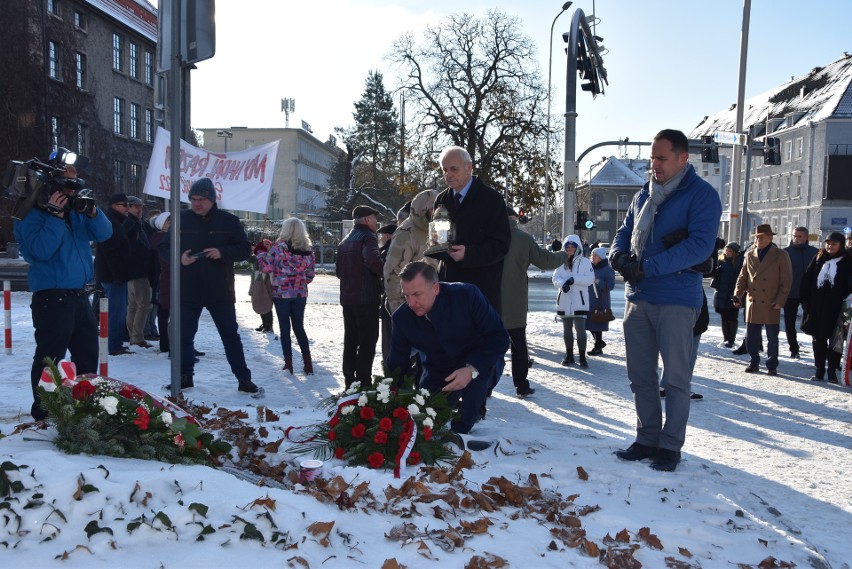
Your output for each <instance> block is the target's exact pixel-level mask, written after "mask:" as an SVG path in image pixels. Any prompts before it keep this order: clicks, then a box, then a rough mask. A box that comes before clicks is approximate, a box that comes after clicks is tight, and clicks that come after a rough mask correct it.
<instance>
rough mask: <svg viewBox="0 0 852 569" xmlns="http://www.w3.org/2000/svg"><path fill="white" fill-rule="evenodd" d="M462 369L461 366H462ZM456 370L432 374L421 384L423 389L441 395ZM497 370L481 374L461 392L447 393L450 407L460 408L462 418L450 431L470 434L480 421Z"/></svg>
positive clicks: (453, 422) (451, 425)
mask: <svg viewBox="0 0 852 569" xmlns="http://www.w3.org/2000/svg"><path fill="white" fill-rule="evenodd" d="M460 367H461V366H460ZM453 371H455V370H450V371H448V372H444V373H434V372H433V373H430V374H428V375H426V377H425V378H424V379H423V381H422V382H421V387H424V388H426V389H428V390H429V391H430V392H432V393H439V392H440V391H441V390H442V389H443V388H444V386H445V385H447V382H445V381H444V379H445V378H446V377H447V376H448V375H450V373H452V372H453ZM495 371H496V370H495V368H494V367H493V366H492V367H491V369H488V370H485V371H484V372H480V374H479V377H477V378H476V379H474V380H471V382H470V383H468V384H467V387H465V388H464V389H462V390H461V391H450V392H448V393H447V401H448V402H449V403H450V405H452V406H454V407H458V408H459V411H460V416H459V418H458V419H457V420H454V421H452V422H451V423H450V429H452V430H453V432H456V433H462V434H465V433H469V432H470V430H471V429H472V428H473V425H474V424H475V423H476V421H477V420H479V411H480V409H481V408H482V406H483V405H485V400H486V399H487V397H488V388H489V385H490V384H491V381H492V378H493V375H494V373H495Z"/></svg>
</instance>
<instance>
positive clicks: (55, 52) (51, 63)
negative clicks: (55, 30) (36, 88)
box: [47, 41, 60, 81]
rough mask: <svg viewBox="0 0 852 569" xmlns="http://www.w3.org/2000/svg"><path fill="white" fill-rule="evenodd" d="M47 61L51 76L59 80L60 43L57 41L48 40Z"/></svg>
mask: <svg viewBox="0 0 852 569" xmlns="http://www.w3.org/2000/svg"><path fill="white" fill-rule="evenodd" d="M47 61H48V74H49V75H50V78H51V79H56V80H57V81H59V79H60V77H59V44H58V43H56V42H55V41H49V42H47Z"/></svg>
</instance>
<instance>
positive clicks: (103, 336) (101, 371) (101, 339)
mask: <svg viewBox="0 0 852 569" xmlns="http://www.w3.org/2000/svg"><path fill="white" fill-rule="evenodd" d="M99 317H100V335H99V336H98V375H100V376H103V377H109V365H108V364H107V354H108V350H109V345H108V343H107V338H109V299H108V298H102V299H101V306H100V314H99Z"/></svg>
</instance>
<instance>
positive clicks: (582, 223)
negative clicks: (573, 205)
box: [574, 210, 595, 231]
mask: <svg viewBox="0 0 852 569" xmlns="http://www.w3.org/2000/svg"><path fill="white" fill-rule="evenodd" d="M594 228H595V222H594V220H593V219H590V218H589V212H588V211H580V210H577V220H576V221H575V222H574V230H575V231H583V230H587V231H589V230H592V229H594Z"/></svg>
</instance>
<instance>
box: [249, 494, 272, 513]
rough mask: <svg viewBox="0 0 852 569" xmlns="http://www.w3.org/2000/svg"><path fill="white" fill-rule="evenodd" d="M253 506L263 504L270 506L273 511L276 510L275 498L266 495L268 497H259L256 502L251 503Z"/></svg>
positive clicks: (266, 506)
mask: <svg viewBox="0 0 852 569" xmlns="http://www.w3.org/2000/svg"><path fill="white" fill-rule="evenodd" d="M251 505H252V506H263V507H265V508H269V509H270V510H272V511H273V512H274V511H275V500H274V499H272V498H270V497H269V496H266V498H258V499H257V500H255V501H254V502H252V503H251Z"/></svg>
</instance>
